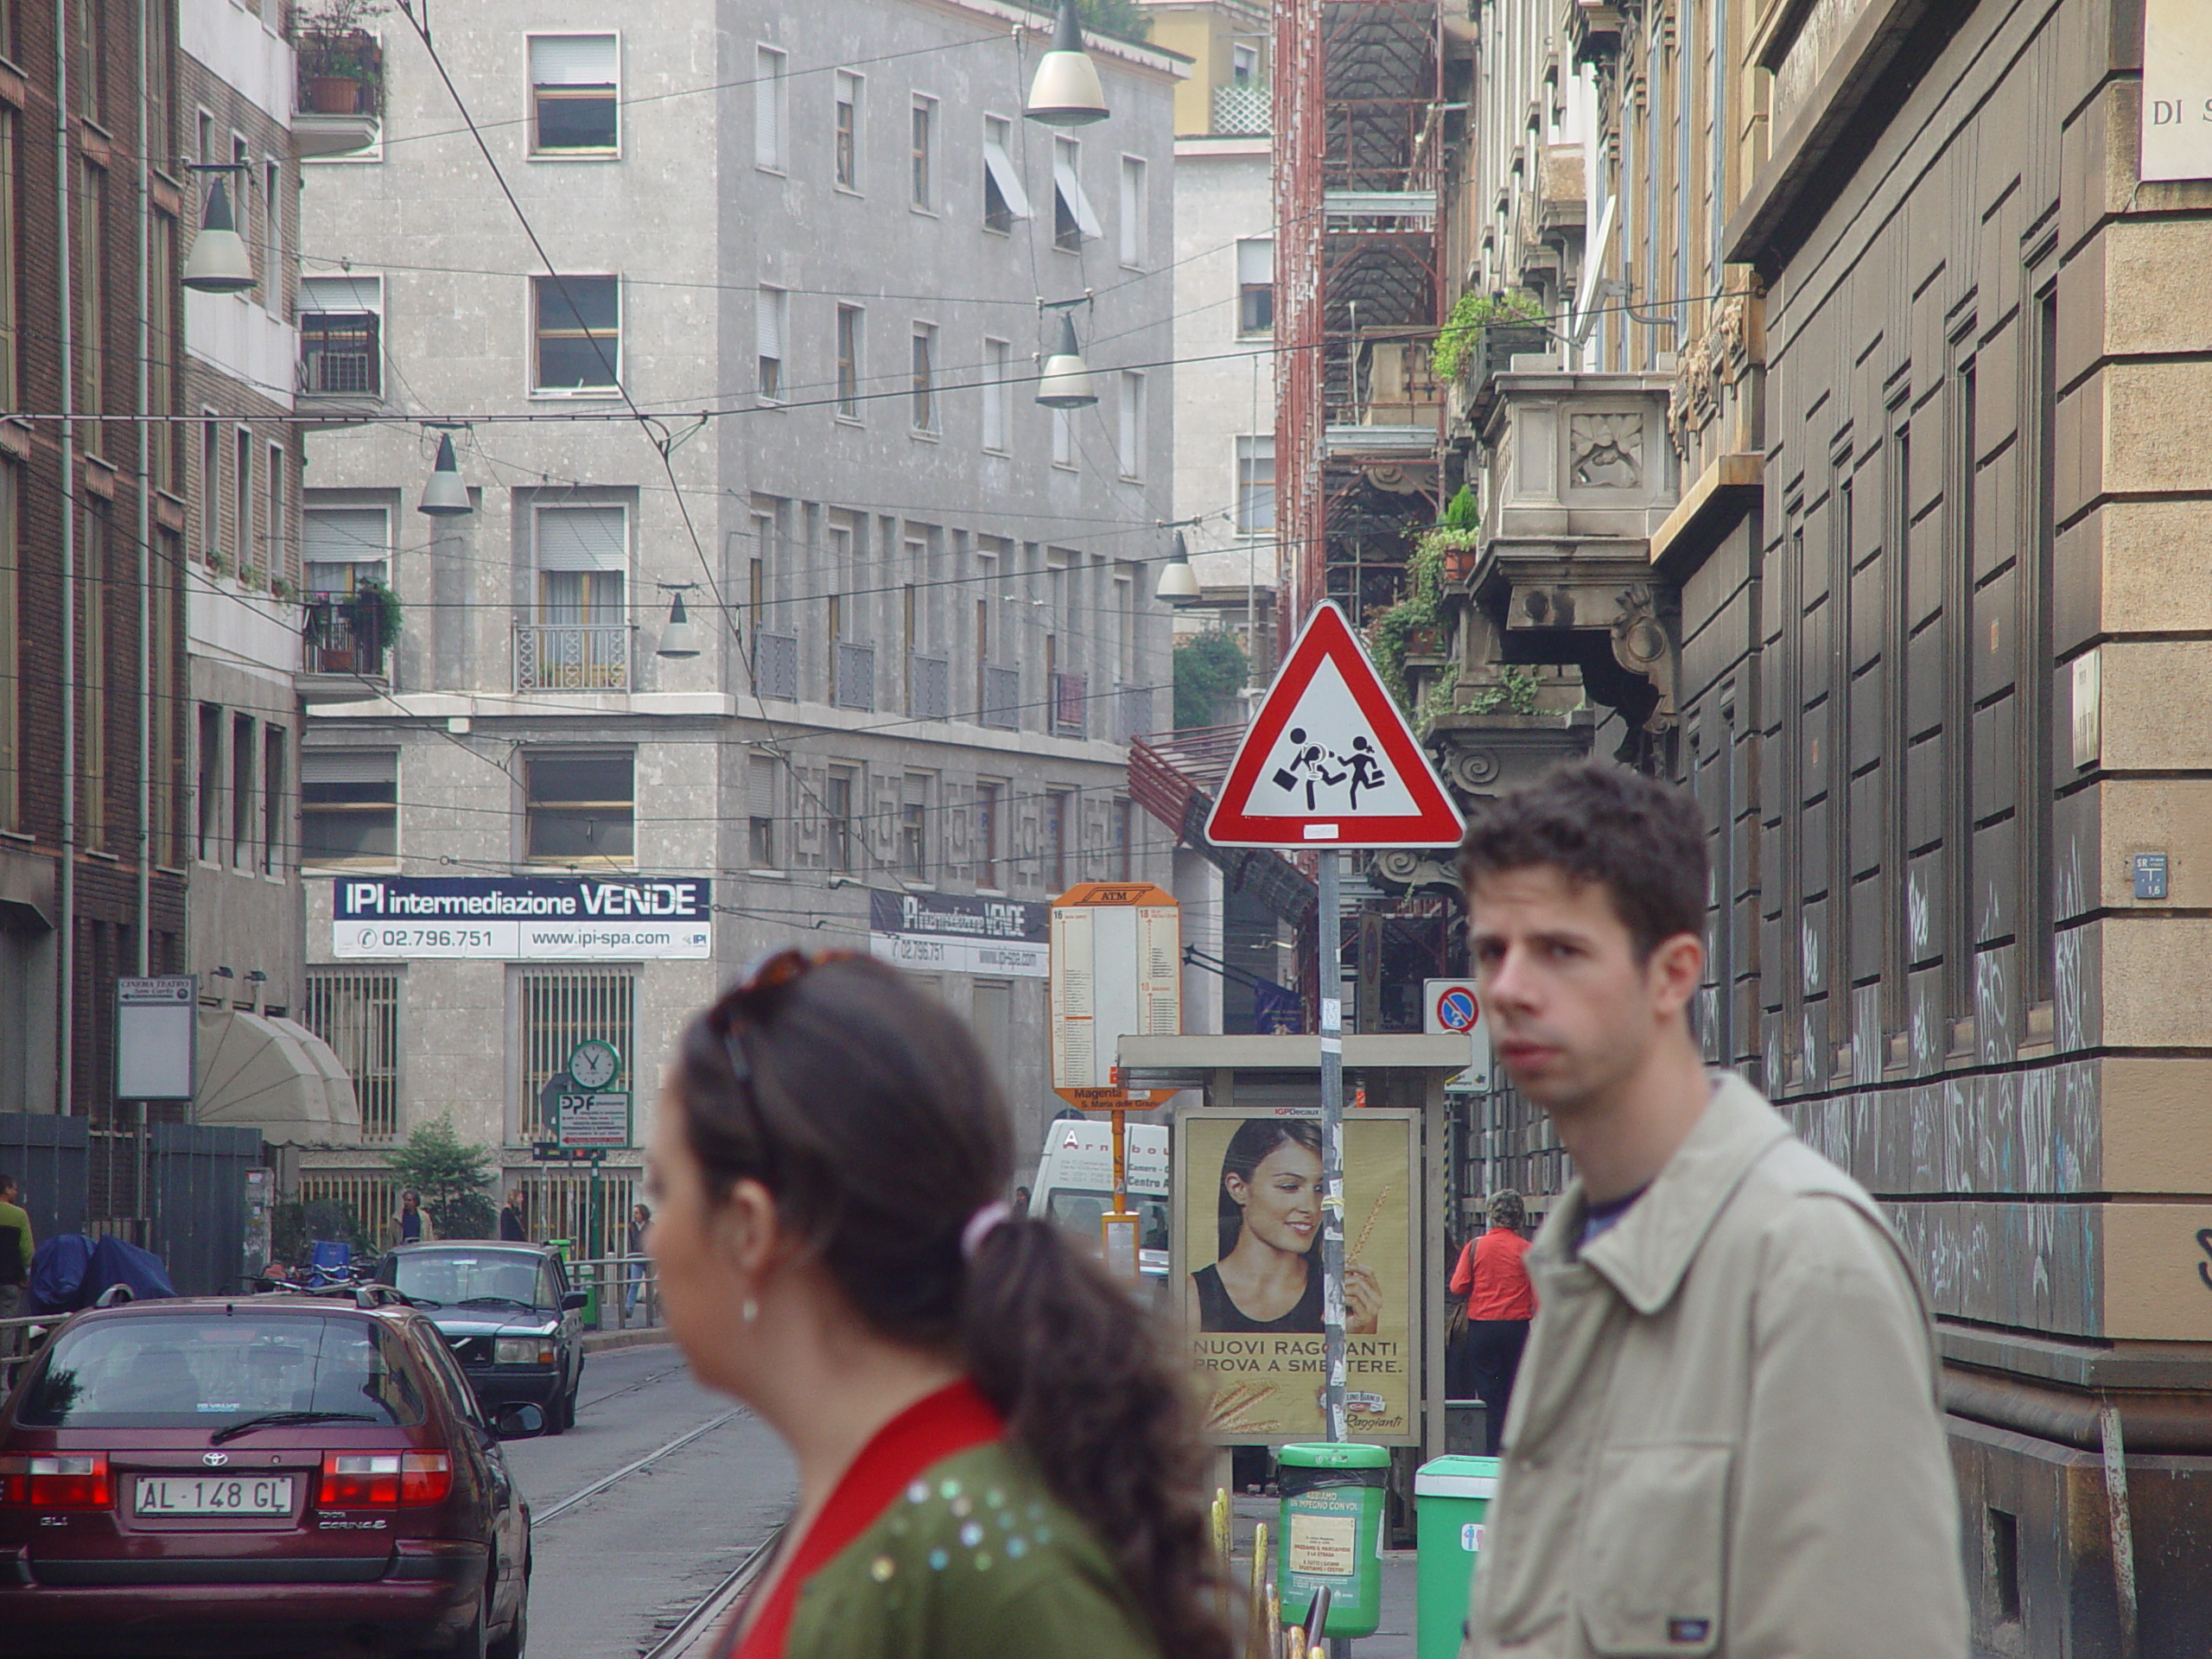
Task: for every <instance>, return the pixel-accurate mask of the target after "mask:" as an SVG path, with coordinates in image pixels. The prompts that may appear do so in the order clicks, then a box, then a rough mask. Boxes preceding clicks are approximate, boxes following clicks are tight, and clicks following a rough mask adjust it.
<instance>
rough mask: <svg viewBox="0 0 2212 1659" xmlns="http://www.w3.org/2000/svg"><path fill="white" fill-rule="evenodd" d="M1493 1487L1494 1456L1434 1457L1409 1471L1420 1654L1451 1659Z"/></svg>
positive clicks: (1456, 1649) (1417, 1649)
mask: <svg viewBox="0 0 2212 1659" xmlns="http://www.w3.org/2000/svg"><path fill="white" fill-rule="evenodd" d="M1496 1495H1497V1459H1496V1458H1437V1459H1433V1460H1432V1461H1430V1462H1428V1463H1424V1464H1423V1465H1421V1467H1420V1468H1419V1469H1417V1470H1415V1471H1414V1541H1415V1543H1416V1544H1418V1545H1419V1547H1420V1551H1421V1561H1420V1566H1419V1567H1418V1568H1417V1569H1416V1573H1417V1581H1418V1585H1419V1598H1420V1599H1419V1613H1418V1618H1419V1623H1418V1624H1416V1626H1415V1629H1416V1630H1417V1631H1418V1636H1417V1639H1416V1643H1415V1648H1414V1651H1415V1652H1416V1653H1417V1654H1419V1656H1420V1659H1452V1656H1453V1655H1454V1654H1456V1653H1458V1652H1459V1637H1460V1632H1461V1630H1462V1628H1463V1627H1464V1626H1465V1624H1466V1621H1467V1586H1468V1585H1469V1583H1470V1582H1471V1580H1473V1578H1474V1576H1475V1560H1476V1558H1477V1557H1478V1556H1479V1555H1480V1554H1482V1548H1483V1527H1484V1518H1485V1517H1486V1516H1488V1515H1489V1513H1490V1501H1491V1498H1492V1497H1495V1496H1496Z"/></svg>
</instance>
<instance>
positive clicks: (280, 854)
mask: <svg viewBox="0 0 2212 1659" xmlns="http://www.w3.org/2000/svg"><path fill="white" fill-rule="evenodd" d="M288 735H289V734H287V733H286V732H285V730H284V728H283V727H282V726H274V725H272V726H266V727H264V728H262V733H261V870H262V874H264V875H282V874H284V834H283V829H284V820H285V818H286V817H288V816H289V815H288V814H287V813H286V812H285V810H284V779H285V778H286V777H287V776H288V775H289V772H291V768H290V767H289V766H286V765H285V764H284V755H285V745H286V741H287V738H288Z"/></svg>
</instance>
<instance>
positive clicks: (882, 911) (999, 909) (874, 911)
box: [868, 887, 1051, 979]
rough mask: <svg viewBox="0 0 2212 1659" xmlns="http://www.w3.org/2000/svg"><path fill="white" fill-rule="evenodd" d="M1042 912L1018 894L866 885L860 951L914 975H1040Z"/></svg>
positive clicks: (1044, 952)
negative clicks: (864, 939) (864, 948)
mask: <svg viewBox="0 0 2212 1659" xmlns="http://www.w3.org/2000/svg"><path fill="white" fill-rule="evenodd" d="M1046 915H1047V912H1046V907H1045V906H1043V905H1039V904H1032V903H1030V902H1028V901H1027V900H1026V899H982V898H975V897H971V896H969V894H966V893H886V892H884V891H883V890H882V889H881V888H880V887H871V888H869V889H868V954H869V955H870V956H873V957H876V958H878V959H879V960H880V961H883V962H889V963H896V964H897V965H898V966H899V967H901V968H911V969H913V970H914V971H915V972H917V973H924V974H946V973H950V974H982V975H984V976H986V977H988V978H993V979H999V978H1004V979H1042V978H1044V977H1045V976H1046V974H1047V973H1048V972H1049V971H1050V969H1051V963H1050V956H1049V952H1050V946H1049V944H1048V943H1047V938H1046Z"/></svg>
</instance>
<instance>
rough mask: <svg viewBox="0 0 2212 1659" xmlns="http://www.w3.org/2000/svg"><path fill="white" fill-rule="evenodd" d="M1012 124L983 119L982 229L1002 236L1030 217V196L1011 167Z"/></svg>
mask: <svg viewBox="0 0 2212 1659" xmlns="http://www.w3.org/2000/svg"><path fill="white" fill-rule="evenodd" d="M1013 137H1014V124H1013V123H1012V122H1011V121H1009V120H1007V118H1006V117H1004V116H1002V115H987V116H985V117H984V118H983V228H984V229H985V230H987V231H996V232H998V233H999V234H1000V235H1001V236H1004V235H1007V234H1008V233H1009V232H1012V231H1013V229H1014V220H1015V219H1027V218H1028V217H1029V193H1028V192H1027V191H1026V190H1024V189H1023V188H1021V169H1020V168H1017V167H1016V166H1014V149H1013Z"/></svg>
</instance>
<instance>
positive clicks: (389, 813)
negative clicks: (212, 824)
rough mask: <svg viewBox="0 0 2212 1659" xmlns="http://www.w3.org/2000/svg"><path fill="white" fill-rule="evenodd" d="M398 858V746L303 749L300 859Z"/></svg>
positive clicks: (374, 861)
mask: <svg viewBox="0 0 2212 1659" xmlns="http://www.w3.org/2000/svg"><path fill="white" fill-rule="evenodd" d="M202 856H203V857H204V856H205V855H204V854H203V855H202ZM398 861H399V753H398V751H397V750H396V749H303V750H302V751H301V753H300V862H301V863H302V864H309V865H318V866H323V865H366V866H389V865H393V864H397V862H398Z"/></svg>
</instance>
